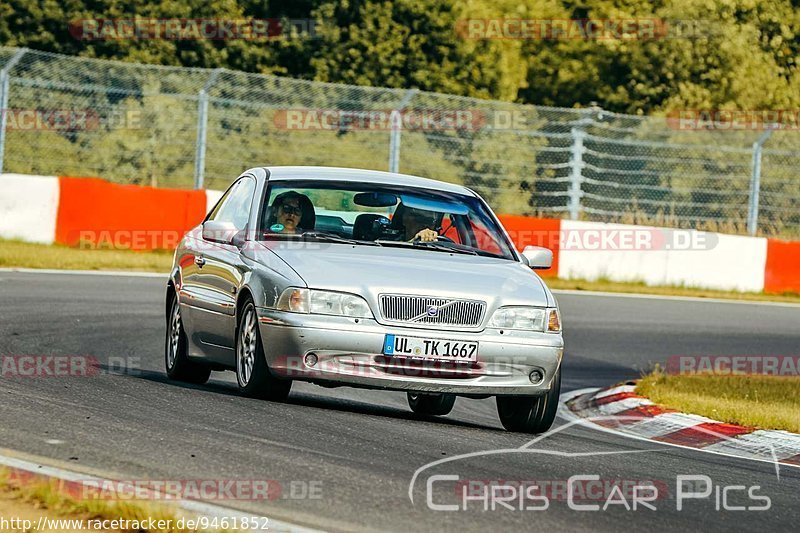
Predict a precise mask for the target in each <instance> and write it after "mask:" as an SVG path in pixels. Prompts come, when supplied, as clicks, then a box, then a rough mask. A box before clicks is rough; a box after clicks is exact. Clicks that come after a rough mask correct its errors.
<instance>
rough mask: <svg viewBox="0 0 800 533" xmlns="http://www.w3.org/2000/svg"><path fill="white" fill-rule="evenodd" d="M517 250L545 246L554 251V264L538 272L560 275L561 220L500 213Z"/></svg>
mask: <svg viewBox="0 0 800 533" xmlns="http://www.w3.org/2000/svg"><path fill="white" fill-rule="evenodd" d="M498 218H499V219H500V222H502V224H503V227H505V228H506V231H507V232H508V236H509V237H511V240H512V242H513V243H514V246H515V247H516V248H517V250H522V249H523V248H525V247H526V246H528V245H530V246H543V247H544V248H549V249H550V250H552V251H553V266H552V267H551V268H548V269H546V270H537V271H536V272H537V273H538V274H539V275H540V276H543V277H546V276H557V275H558V255H559V253H558V252H559V244H558V243H559V232H560V230H561V220H559V219H550V218H535V217H526V216H518V215H498Z"/></svg>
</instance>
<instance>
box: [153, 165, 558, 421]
mask: <svg viewBox="0 0 800 533" xmlns="http://www.w3.org/2000/svg"><path fill="white" fill-rule="evenodd" d="M551 263H552V253H551V252H550V251H549V250H547V249H545V248H537V247H527V248H525V250H524V251H523V252H522V254H520V253H518V252H517V251H516V250H515V249H514V246H513V244H512V242H511V240H510V239H509V236H508V234H507V233H506V232H505V230H504V229H503V227H502V225H501V224H500V222H499V221H498V219H497V217H496V216H495V215H494V213H493V212H492V210H491V209H490V208H489V206H488V205H487V204H486V202H485V201H484V200H483V199H482V198H481V197H480V196H478V195H477V194H476V193H475V192H473V191H472V190H470V189H468V188H466V187H463V186H460V185H454V184H450V183H444V182H440V181H434V180H430V179H425V178H419V177H413V176H407V175H402V174H392V173H385V172H376V171H366V170H353V169H343V168H328V167H270V168H254V169H251V170H248V171H247V172H245V173H243V174H242V175H241V176H239V178H238V179H237V180H236V181H235V182H234V183H233V184H232V185H231V186H230V188H229V189H228V190H227V191H226V192H225V194H224V195H223V196H222V198H221V199H220V200H219V202H217V204H216V206H215V207H214V208H213V209H212V210H211V212H210V213H209V214H208V216H207V217H206V219H205V220H204V221H203V223H202V224H201V225H199V226H197V227H196V228H194V229H192V230H191V231H190V232H189V233H188V234H187V235H186V236H185V237H184V238H183V240H182V241H181V243H180V244H179V245H178V248H177V250H176V251H175V258H174V262H173V268H172V272H171V275H170V279H169V282H168V285H167V293H166V317H167V333H166V343H165V344H166V346H165V363H166V370H167V374H168V376H169V377H170V378H172V379H176V380H183V381H189V382H193V383H204V382H205V381H207V380H208V378H209V375H210V373H211V371H216V370H233V371H235V372H236V377H237V381H238V384H239V388H240V390H241V392H242V393H243V394H245V395H247V396H254V397H260V398H265V399H270V400H283V399H285V398H286V397H287V395H288V394H289V390H290V388H291V385H292V381H293V380H301V381H309V382H312V383H316V384H319V385H323V386H326V387H331V386H352V387H366V388H372V389H384V390H397V391H405V392H406V393H407V395H408V403H409V406H410V407H411V409H412V410H413V411H414V412H415V413H418V414H420V415H424V416H432V415H446V414H447V413H449V412H450V410H451V409H452V408H453V404H454V402H455V399H456V397H457V396H461V397H464V398H487V397H491V396H496V401H497V411H498V414H499V416H500V420H501V422H502V424H503V426H504V427H505V428H506V429H508V430H510V431H521V432H529V433H540V432H543V431H546V430H547V429H548V428H549V427H550V425H551V424H552V422H553V419H554V418H555V414H556V409H557V405H558V396H559V390H560V386H561V358H562V354H563V350H564V342H563V337H562V334H561V318H560V315H559V311H558V304H557V303H556V300H555V298H553V295H552V294H551V292H550V290H548V288H547V287H546V286H545V284H544V283H543V282H542V280H541V278H540V277H539V276H538V275H537V274H536V273H535V272H534V271H533V269H536V268H548V267H549V266H550V265H551Z"/></svg>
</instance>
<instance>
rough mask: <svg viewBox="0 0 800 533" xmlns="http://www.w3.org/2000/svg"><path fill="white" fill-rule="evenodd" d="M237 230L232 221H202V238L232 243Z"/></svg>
mask: <svg viewBox="0 0 800 533" xmlns="http://www.w3.org/2000/svg"><path fill="white" fill-rule="evenodd" d="M237 233H239V230H238V229H236V226H234V225H233V223H232V222H223V221H220V220H207V221H205V222H204V223H203V239H205V240H207V241H211V242H219V243H222V244H233V238H234V237H235V236H236V234H237Z"/></svg>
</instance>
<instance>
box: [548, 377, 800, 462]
mask: <svg viewBox="0 0 800 533" xmlns="http://www.w3.org/2000/svg"><path fill="white" fill-rule="evenodd" d="M561 401H562V405H561V409H560V414H561V415H562V417H564V418H566V419H567V420H582V421H584V422H586V424H584V425H591V426H594V427H595V428H596V429H601V430H603V431H607V432H611V433H615V434H618V435H622V436H625V437H630V438H635V439H640V440H647V441H652V442H659V443H662V444H666V445H670V446H678V447H682V448H692V449H696V450H701V451H703V452H709V453H714V454H718V455H727V456H732V457H740V458H744V459H751V460H756V461H765V462H769V463H773V464H775V465H776V470H777V469H778V465H787V466H792V467H800V435H798V434H796V433H790V432H788V431H776V430H761V429H755V428H751V427H744V426H737V425H735V424H726V423H723V422H718V421H716V420H711V419H710V418H706V417H703V416H698V415H691V414H685V413H679V412H676V411H674V410H670V409H665V408H663V407H660V406H658V405H656V404H654V403H653V402H652V401H650V400H648V399H647V398H644V397H642V396H639V395H637V394H636V385H635V384H634V383H626V384H624V385H619V386H615V387H608V388H604V389H596V388H593V389H582V390H577V391H571V392H569V393H566V394H562V396H561Z"/></svg>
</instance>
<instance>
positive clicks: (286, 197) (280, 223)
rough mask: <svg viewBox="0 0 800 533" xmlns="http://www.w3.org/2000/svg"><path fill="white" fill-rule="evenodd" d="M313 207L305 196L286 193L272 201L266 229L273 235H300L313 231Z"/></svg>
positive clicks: (296, 193)
mask: <svg viewBox="0 0 800 533" xmlns="http://www.w3.org/2000/svg"><path fill="white" fill-rule="evenodd" d="M314 218H315V217H314V205H313V204H312V203H311V200H310V199H309V198H308V196H306V195H305V194H300V193H298V192H295V191H287V192H285V193H282V194H279V195H278V196H276V197H275V200H273V201H272V206H271V207H270V209H269V219H268V220H267V229H268V230H269V231H271V232H273V233H302V232H304V231H311V230H313V229H314Z"/></svg>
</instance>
